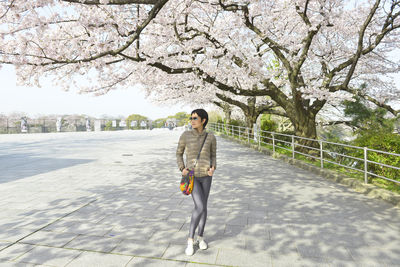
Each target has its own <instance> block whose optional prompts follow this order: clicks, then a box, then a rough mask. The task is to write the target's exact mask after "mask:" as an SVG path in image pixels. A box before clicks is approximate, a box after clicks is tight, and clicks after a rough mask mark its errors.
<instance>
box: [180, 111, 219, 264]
mask: <svg viewBox="0 0 400 267" xmlns="http://www.w3.org/2000/svg"><path fill="white" fill-rule="evenodd" d="M190 120H191V125H192V130H189V131H185V132H184V133H183V134H182V135H181V137H180V138H179V144H178V148H177V150H176V158H177V162H178V167H179V170H180V171H181V172H182V175H184V176H185V175H187V174H188V173H189V169H192V168H193V166H194V165H195V161H196V158H197V155H198V153H199V151H200V147H201V145H202V143H203V141H204V140H205V143H204V146H203V149H202V150H201V153H200V158H199V160H198V162H197V165H196V167H195V169H194V176H195V178H194V184H193V191H192V198H193V202H194V210H193V213H192V219H191V222H190V228H189V238H188V245H187V248H186V250H185V253H186V255H188V256H191V255H193V253H194V248H193V246H194V233H195V231H196V228H197V227H198V238H197V241H198V244H199V248H200V249H207V247H208V246H207V243H206V242H205V241H204V238H203V233H204V227H205V225H206V219H207V200H208V196H209V194H210V188H211V181H212V176H213V174H214V171H215V169H216V167H217V158H216V151H217V141H216V139H215V136H214V135H213V134H212V133H207V132H206V131H205V127H206V125H207V123H208V114H207V112H206V111H205V110H204V109H195V110H193V111H192V113H191V117H190ZM184 152H186V166H185V163H184V161H183V153H184Z"/></svg>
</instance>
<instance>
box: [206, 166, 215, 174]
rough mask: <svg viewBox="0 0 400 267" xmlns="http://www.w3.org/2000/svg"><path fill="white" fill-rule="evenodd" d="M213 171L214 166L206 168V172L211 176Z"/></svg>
mask: <svg viewBox="0 0 400 267" xmlns="http://www.w3.org/2000/svg"><path fill="white" fill-rule="evenodd" d="M214 171H215V168H214V167H212V168H210V169H208V171H207V173H208V175H209V176H213V174H214Z"/></svg>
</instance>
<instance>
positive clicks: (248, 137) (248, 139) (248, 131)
mask: <svg viewBox="0 0 400 267" xmlns="http://www.w3.org/2000/svg"><path fill="white" fill-rule="evenodd" d="M247 142H248V143H249V144H250V128H249V127H247Z"/></svg>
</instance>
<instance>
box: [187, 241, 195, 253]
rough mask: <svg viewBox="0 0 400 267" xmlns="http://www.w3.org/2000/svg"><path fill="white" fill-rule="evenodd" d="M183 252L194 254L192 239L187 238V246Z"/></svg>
mask: <svg viewBox="0 0 400 267" xmlns="http://www.w3.org/2000/svg"><path fill="white" fill-rule="evenodd" d="M185 253H186V255H188V256H192V255H193V254H194V248H193V240H188V244H187V248H186V249H185Z"/></svg>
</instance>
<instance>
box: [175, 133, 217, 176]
mask: <svg viewBox="0 0 400 267" xmlns="http://www.w3.org/2000/svg"><path fill="white" fill-rule="evenodd" d="M205 136H206V131H205V130H204V131H203V132H202V133H201V134H199V132H197V130H194V129H193V130H190V131H185V132H184V133H183V134H182V135H181V137H180V138H179V143H178V148H177V149H176V160H177V163H178V167H179V169H183V168H185V167H186V168H189V169H191V168H193V166H194V163H195V161H196V158H197V155H198V153H199V150H200V147H201V144H202V143H203V140H204V137H205ZM184 153H185V154H186V165H185V163H184V161H183V154H184ZM212 166H214V167H215V168H217V140H216V138H215V136H214V134H212V133H208V136H207V139H206V142H205V143H204V146H203V149H202V150H201V154H200V159H199V160H198V162H197V165H196V168H195V170H194V175H195V177H205V176H208V173H207V171H208V170H209V169H210V168H211V167H212Z"/></svg>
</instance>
